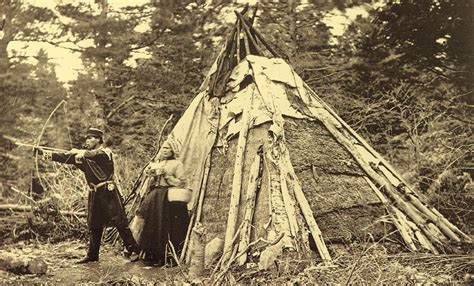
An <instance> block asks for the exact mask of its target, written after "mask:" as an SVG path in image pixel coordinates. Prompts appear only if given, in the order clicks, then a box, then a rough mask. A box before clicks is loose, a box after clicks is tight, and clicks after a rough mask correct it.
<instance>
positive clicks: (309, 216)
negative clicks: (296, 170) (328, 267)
mask: <svg viewBox="0 0 474 286" xmlns="http://www.w3.org/2000/svg"><path fill="white" fill-rule="evenodd" d="M291 180H292V181H293V184H292V185H293V187H294V192H295V197H296V200H297V201H298V204H299V206H300V209H301V212H302V213H303V216H304V218H305V220H306V223H307V224H308V227H309V230H310V231H311V235H312V236H313V239H314V242H315V243H316V246H317V247H318V252H319V255H320V256H321V259H323V260H324V261H326V262H331V261H332V259H331V256H330V255H329V251H328V249H327V247H326V243H324V239H323V234H322V233H321V230H320V229H319V226H318V224H317V223H316V220H315V219H314V215H313V211H312V210H311V207H310V206H309V203H308V201H307V200H306V197H305V196H304V193H303V190H302V189H301V186H300V184H299V182H298V181H296V180H297V178H291Z"/></svg>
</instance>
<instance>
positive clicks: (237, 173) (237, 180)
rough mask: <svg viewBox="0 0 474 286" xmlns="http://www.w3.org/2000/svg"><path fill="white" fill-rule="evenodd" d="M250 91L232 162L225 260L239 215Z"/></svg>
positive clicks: (249, 114) (250, 105)
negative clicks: (232, 170)
mask: <svg viewBox="0 0 474 286" xmlns="http://www.w3.org/2000/svg"><path fill="white" fill-rule="evenodd" d="M253 92H254V91H252V93H251V95H250V103H249V106H244V111H243V114H242V119H241V123H240V124H241V126H240V128H241V129H240V132H239V139H238V142H237V151H236V154H235V164H234V176H233V178H232V193H231V196H230V207H229V215H228V217H227V228H226V232H225V239H224V254H223V255H224V258H223V261H224V262H225V261H226V260H227V259H229V255H230V254H231V253H232V237H233V236H234V233H235V227H236V225H237V221H238V217H239V205H240V194H241V191H242V190H241V189H242V172H243V164H244V162H245V149H246V145H247V135H248V131H249V127H250V122H251V116H252V114H251V113H252V110H251V109H252V102H253V96H254V94H253Z"/></svg>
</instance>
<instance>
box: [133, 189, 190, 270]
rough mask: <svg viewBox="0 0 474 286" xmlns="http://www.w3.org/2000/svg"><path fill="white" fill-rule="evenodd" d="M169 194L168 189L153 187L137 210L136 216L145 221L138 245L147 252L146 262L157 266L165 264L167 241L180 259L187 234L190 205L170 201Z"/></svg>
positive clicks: (169, 254)
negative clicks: (188, 207)
mask: <svg viewBox="0 0 474 286" xmlns="http://www.w3.org/2000/svg"><path fill="white" fill-rule="evenodd" d="M167 194H168V189H167V188H166V187H154V188H153V189H152V190H151V191H150V192H148V194H147V195H146V196H145V198H144V200H143V202H142V204H141V206H140V208H139V210H138V211H137V215H139V216H141V217H143V219H144V225H143V232H142V234H141V236H140V239H139V240H138V241H137V243H138V245H139V246H140V248H141V249H142V250H143V251H144V252H145V259H146V260H148V261H149V262H152V263H154V264H164V263H165V262H166V260H167V257H166V245H167V242H168V240H169V241H170V242H171V243H172V244H173V247H174V249H175V251H176V254H177V255H178V257H179V256H180V254H181V251H182V249H183V245H184V240H185V239H186V233H187V231H188V225H189V216H188V209H187V203H185V202H168V199H167ZM168 256H171V253H168Z"/></svg>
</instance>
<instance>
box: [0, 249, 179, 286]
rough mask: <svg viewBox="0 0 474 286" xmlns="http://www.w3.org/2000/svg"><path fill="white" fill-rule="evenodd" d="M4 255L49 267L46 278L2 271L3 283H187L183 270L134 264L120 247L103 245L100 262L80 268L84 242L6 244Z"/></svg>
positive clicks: (140, 263)
mask: <svg viewBox="0 0 474 286" xmlns="http://www.w3.org/2000/svg"><path fill="white" fill-rule="evenodd" d="M0 252H8V253H9V254H14V255H16V257H22V258H38V257H39V258H42V259H44V261H45V262H46V264H47V265H48V271H47V273H46V274H44V275H33V274H26V275H25V274H24V275H18V274H14V273H10V272H7V271H2V270H0V281H1V282H0V284H18V283H21V284H23V283H26V284H31V283H41V284H43V283H53V284H57V283H59V284H83V283H84V284H89V283H90V284H96V283H97V284H122V285H123V284H136V285H142V284H154V283H156V282H173V284H178V285H179V284H181V283H180V282H183V283H185V277H184V275H183V274H182V273H181V271H180V268H179V267H174V268H166V267H150V266H145V265H144V264H143V262H141V261H138V262H130V261H129V260H127V259H126V258H125V257H124V256H122V254H121V253H120V250H119V249H118V248H116V247H113V246H110V245H103V246H102V247H101V250H100V261H99V262H92V263H88V264H85V265H77V264H75V261H76V260H78V259H80V258H82V257H83V256H84V254H85V253H86V244H85V243H84V242H82V241H67V242H61V243H57V244H50V243H46V244H25V243H17V244H13V245H7V246H5V245H3V246H1V247H0Z"/></svg>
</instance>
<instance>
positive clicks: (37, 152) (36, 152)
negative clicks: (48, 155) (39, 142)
mask: <svg viewBox="0 0 474 286" xmlns="http://www.w3.org/2000/svg"><path fill="white" fill-rule="evenodd" d="M36 155H39V156H41V155H43V149H41V148H40V147H33V156H36Z"/></svg>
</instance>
